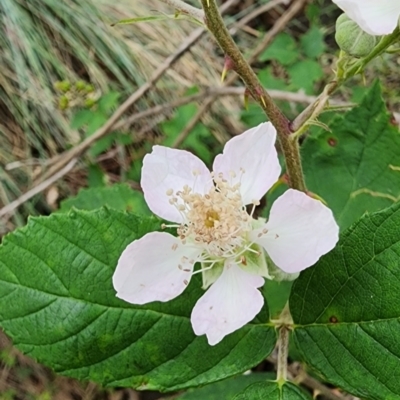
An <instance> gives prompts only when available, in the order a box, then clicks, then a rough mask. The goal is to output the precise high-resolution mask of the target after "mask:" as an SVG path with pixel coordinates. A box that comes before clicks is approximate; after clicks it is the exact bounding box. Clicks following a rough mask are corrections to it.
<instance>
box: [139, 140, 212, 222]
mask: <svg viewBox="0 0 400 400" xmlns="http://www.w3.org/2000/svg"><path fill="white" fill-rule="evenodd" d="M140 183H141V186H142V189H143V192H144V198H145V200H146V202H147V205H148V206H149V208H150V210H151V211H153V213H154V214H157V215H158V216H159V217H161V218H164V219H166V220H167V221H173V222H178V223H181V222H183V218H182V214H181V213H180V212H179V211H178V210H177V209H176V207H175V206H172V205H171V204H170V203H169V200H170V197H168V196H167V191H168V190H169V189H172V190H173V192H174V193H176V192H177V191H180V190H182V189H183V187H184V186H185V185H188V186H189V187H190V188H191V189H192V190H193V191H194V192H196V193H200V194H204V193H206V192H208V190H209V189H210V188H211V187H212V186H213V182H212V179H211V174H210V171H209V170H208V169H207V167H206V166H205V164H204V163H203V161H201V160H200V159H199V158H197V157H196V156H195V155H193V154H192V153H189V152H188V151H185V150H177V149H170V148H168V147H164V146H153V151H152V152H151V153H150V154H147V155H146V156H145V157H144V160H143V168H142V179H141V182H140ZM178 204H179V203H178Z"/></svg>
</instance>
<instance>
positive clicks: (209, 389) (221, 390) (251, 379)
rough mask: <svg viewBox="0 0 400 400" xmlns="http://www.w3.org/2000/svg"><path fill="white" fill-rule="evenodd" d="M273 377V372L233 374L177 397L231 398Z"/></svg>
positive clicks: (184, 399) (188, 399)
mask: <svg viewBox="0 0 400 400" xmlns="http://www.w3.org/2000/svg"><path fill="white" fill-rule="evenodd" d="M274 378H275V374H273V373H270V372H268V373H264V372H263V373H260V372H256V373H252V374H249V375H241V376H235V377H234V378H229V379H225V380H223V381H221V382H217V383H212V384H211V385H207V386H204V387H202V388H201V389H194V390H190V391H188V392H187V393H185V394H183V395H182V396H179V397H177V398H178V399H179V400H232V399H233V398H234V397H235V396H236V395H237V394H238V393H240V392H241V391H242V390H244V389H245V388H246V387H248V386H249V385H251V384H253V383H255V382H261V381H262V382H264V381H266V380H267V379H274Z"/></svg>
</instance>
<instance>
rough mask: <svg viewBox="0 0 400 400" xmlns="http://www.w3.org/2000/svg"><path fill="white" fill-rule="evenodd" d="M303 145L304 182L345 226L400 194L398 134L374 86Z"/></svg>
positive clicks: (394, 199) (399, 136)
mask: <svg viewBox="0 0 400 400" xmlns="http://www.w3.org/2000/svg"><path fill="white" fill-rule="evenodd" d="M329 127H330V128H331V131H332V132H325V131H321V130H319V131H318V133H317V134H316V135H312V136H310V137H309V138H307V140H306V142H305V144H304V146H303V147H302V159H303V161H304V163H303V169H304V173H305V177H306V182H307V187H308V189H309V190H310V191H312V192H314V193H316V194H318V195H319V196H321V197H322V198H323V199H324V200H325V201H326V202H327V204H328V206H329V207H330V208H331V209H332V210H333V212H334V214H335V217H336V219H337V221H338V223H339V225H340V227H341V228H342V229H343V228H346V227H348V226H349V225H350V224H351V223H353V222H354V221H356V220H357V219H358V218H360V217H361V215H363V214H364V213H365V212H373V211H378V210H380V209H383V208H385V207H388V206H390V205H392V204H393V203H394V202H395V201H397V199H398V198H400V197H399V196H400V171H399V170H396V167H398V166H400V135H399V132H398V129H397V128H396V127H394V126H393V125H391V124H390V116H389V115H388V113H387V111H386V107H385V104H384V102H383V100H382V98H381V92H380V89H379V86H378V85H377V84H376V85H374V86H373V87H372V88H371V90H370V91H369V93H368V94H367V96H366V97H365V98H364V100H363V102H362V103H361V104H360V106H359V107H356V108H354V109H353V110H351V111H349V112H347V113H346V114H345V115H344V116H341V117H336V118H335V119H334V120H333V121H332V122H331V123H330V124H329Z"/></svg>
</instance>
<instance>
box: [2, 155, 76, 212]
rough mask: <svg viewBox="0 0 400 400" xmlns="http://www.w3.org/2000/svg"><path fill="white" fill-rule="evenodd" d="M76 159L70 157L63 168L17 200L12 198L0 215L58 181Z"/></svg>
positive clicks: (10, 210) (72, 165)
mask: <svg viewBox="0 0 400 400" xmlns="http://www.w3.org/2000/svg"><path fill="white" fill-rule="evenodd" d="M77 161H78V159H76V158H74V159H72V160H71V161H70V162H69V163H68V164H67V165H66V166H65V167H64V168H62V169H61V170H60V171H58V172H57V173H56V174H54V175H53V176H51V177H50V178H48V179H46V180H45V181H43V182H41V183H40V184H39V185H37V186H35V187H33V188H32V189H30V190H28V191H27V192H26V193H24V194H23V195H22V196H21V197H19V198H18V199H17V200H14V201H13V202H11V203H10V204H7V205H6V206H5V207H3V208H2V209H0V217H4V216H5V215H7V214H9V213H11V212H12V211H14V210H15V209H16V208H18V207H19V206H20V205H22V204H24V203H25V202H26V201H28V200H30V199H31V198H32V197H33V196H36V195H37V194H39V193H40V192H43V190H46V189H47V188H48V187H49V186H50V185H51V184H53V183H54V182H56V181H58V180H59V179H60V178H61V177H62V176H64V175H65V174H67V173H68V172H69V171H71V169H72V168H73V167H74V165H75V164H76V162H77Z"/></svg>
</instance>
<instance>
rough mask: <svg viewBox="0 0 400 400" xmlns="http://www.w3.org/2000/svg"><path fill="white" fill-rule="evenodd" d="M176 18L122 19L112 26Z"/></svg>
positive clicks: (159, 16) (161, 16)
mask: <svg viewBox="0 0 400 400" xmlns="http://www.w3.org/2000/svg"><path fill="white" fill-rule="evenodd" d="M174 17H175V16H174V15H148V16H145V17H135V18H127V19H121V20H119V21H118V22H115V23H113V24H111V26H116V25H129V24H137V23H138V22H154V21H164V20H166V19H170V18H174Z"/></svg>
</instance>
